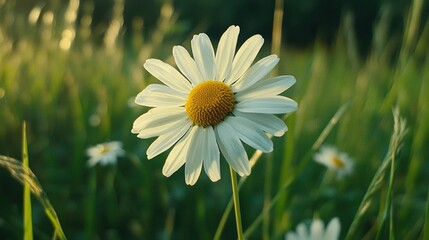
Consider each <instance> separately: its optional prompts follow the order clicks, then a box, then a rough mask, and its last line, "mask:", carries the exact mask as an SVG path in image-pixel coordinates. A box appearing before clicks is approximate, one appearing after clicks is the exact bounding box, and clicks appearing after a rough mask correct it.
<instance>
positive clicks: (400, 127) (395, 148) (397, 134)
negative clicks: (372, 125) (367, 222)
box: [345, 108, 406, 240]
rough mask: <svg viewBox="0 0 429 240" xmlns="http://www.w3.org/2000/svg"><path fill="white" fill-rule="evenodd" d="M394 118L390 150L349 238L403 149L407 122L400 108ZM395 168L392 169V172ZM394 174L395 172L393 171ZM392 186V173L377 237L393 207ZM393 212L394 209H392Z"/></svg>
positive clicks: (357, 214)
mask: <svg viewBox="0 0 429 240" xmlns="http://www.w3.org/2000/svg"><path fill="white" fill-rule="evenodd" d="M393 119H394V128H393V134H392V137H391V139H390V144H389V150H388V152H387V154H386V157H385V158H384V160H383V162H382V163H381V165H380V167H379V168H378V169H377V172H376V173H375V175H374V178H373V179H372V181H371V183H370V185H369V186H368V190H367V191H366V193H365V196H364V197H363V200H362V202H361V203H360V205H359V208H358V210H357V212H356V214H355V216H354V218H353V221H352V224H351V225H350V228H349V230H348V232H347V235H346V238H345V239H346V240H347V239H354V238H355V237H356V236H355V234H356V230H357V228H358V225H359V223H360V221H361V219H362V217H363V216H364V215H365V213H366V211H367V210H368V208H369V206H370V205H371V200H372V197H373V196H374V194H375V192H377V190H379V189H380V188H381V187H382V186H383V182H384V181H383V180H384V178H385V176H386V172H387V170H388V167H389V166H391V165H392V164H394V161H395V159H396V156H397V155H398V153H399V150H400V149H401V145H402V141H403V139H404V136H405V134H406V122H405V120H404V119H402V118H400V116H399V110H398V109H397V108H396V109H395V110H394V111H393ZM393 167H394V166H393ZM392 171H393V169H392V170H391V173H392ZM392 174H393V173H392ZM392 187H393V175H391V179H390V181H389V186H388V194H387V196H386V201H387V204H386V206H385V207H386V209H385V210H384V214H383V217H382V220H381V223H380V224H379V226H380V227H379V232H378V235H377V238H379V237H381V235H380V231H381V230H382V226H383V223H384V222H385V220H386V219H387V215H388V211H389V209H390V208H391V207H392V206H391V204H392V201H391V200H392V199H391V198H392V193H391V191H392ZM389 189H390V190H389ZM391 213H392V211H391ZM390 229H391V230H390V235H391V238H390V239H393V235H392V234H393V218H392V216H391V219H390Z"/></svg>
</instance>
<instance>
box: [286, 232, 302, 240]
mask: <svg viewBox="0 0 429 240" xmlns="http://www.w3.org/2000/svg"><path fill="white" fill-rule="evenodd" d="M286 240H303V239H299V238H298V236H297V235H296V234H295V233H293V232H290V233H287V234H286Z"/></svg>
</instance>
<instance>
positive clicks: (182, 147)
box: [131, 26, 297, 185]
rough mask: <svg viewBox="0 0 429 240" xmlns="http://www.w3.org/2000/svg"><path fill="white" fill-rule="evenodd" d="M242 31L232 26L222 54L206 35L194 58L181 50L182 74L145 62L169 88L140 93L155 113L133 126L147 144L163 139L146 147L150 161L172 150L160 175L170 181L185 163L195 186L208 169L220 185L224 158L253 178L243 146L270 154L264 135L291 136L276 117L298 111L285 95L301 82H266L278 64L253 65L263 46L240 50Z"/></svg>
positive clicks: (256, 40)
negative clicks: (221, 158)
mask: <svg viewBox="0 0 429 240" xmlns="http://www.w3.org/2000/svg"><path fill="white" fill-rule="evenodd" d="M239 30H240V29H239V27H238V26H231V27H229V28H228V29H227V30H226V31H225V33H224V34H223V35H222V36H221V38H220V41H219V45H218V47H217V49H216V52H215V50H214V48H213V45H212V43H211V41H210V39H209V37H208V36H207V35H206V34H204V33H201V34H198V35H195V36H194V37H193V39H192V41H191V48H192V57H191V55H190V54H189V52H188V51H187V50H186V49H185V48H184V47H182V46H175V47H174V48H173V57H174V60H175V62H176V65H177V67H178V70H177V69H176V68H174V67H172V66H171V65H169V64H167V63H165V62H163V61H161V60H157V59H148V60H147V61H146V62H145V64H144V68H145V69H146V70H147V71H148V72H149V73H150V74H152V75H153V76H154V77H156V78H157V79H159V80H160V81H161V82H162V83H164V84H150V85H148V86H147V87H146V88H145V89H144V90H143V91H142V92H140V93H139V94H138V95H137V97H136V99H135V102H136V104H138V105H142V106H146V107H152V109H150V110H149V111H148V112H147V113H145V114H143V115H141V116H140V117H139V118H137V119H136V120H135V122H134V124H133V128H132V130H131V132H132V133H135V134H138V135H137V137H139V138H143V139H146V138H151V137H158V138H157V139H156V140H155V141H154V142H153V143H152V144H151V145H150V146H149V148H148V149H147V152H146V153H147V158H148V159H152V158H154V157H155V156H157V155H159V154H161V153H162V152H164V151H166V150H167V149H169V148H171V147H173V146H174V147H173V148H172V150H171V151H170V153H169V155H168V157H167V159H166V161H165V164H164V167H163V169H162V173H163V174H164V175H165V176H167V177H169V176H171V175H172V174H173V173H174V172H176V171H177V170H178V169H179V168H180V167H181V166H183V165H185V181H186V183H187V184H188V185H193V184H195V182H196V181H197V180H198V177H199V175H200V172H201V169H202V168H203V166H204V170H205V172H206V174H207V175H208V177H209V178H210V179H211V180H212V181H217V180H219V179H220V176H221V175H220V163H219V159H220V152H221V153H222V154H223V156H224V157H225V159H226V161H227V162H228V163H229V165H230V166H231V167H232V168H233V170H234V171H235V172H237V173H238V174H239V175H240V176H247V175H249V174H250V164H249V160H248V156H247V154H246V151H245V149H244V146H243V144H242V142H241V141H243V142H244V143H246V144H248V145H249V146H251V147H253V148H255V149H259V150H261V151H263V152H271V151H272V150H273V143H272V141H271V139H270V138H269V137H268V136H267V135H266V133H269V134H272V135H274V136H282V135H283V134H284V133H285V132H286V131H287V127H286V125H285V123H284V121H283V120H281V119H279V118H278V117H276V116H274V114H284V113H289V112H292V111H295V110H296V109H297V103H296V102H295V101H293V100H292V99H290V98H287V97H284V96H280V95H279V94H281V93H282V92H283V91H285V90H286V89H288V88H289V87H290V86H292V85H293V84H294V83H295V78H294V77H293V76H287V75H285V76H278V77H273V78H268V79H263V78H264V77H265V75H267V74H268V73H269V72H270V71H271V70H272V69H273V68H274V66H275V65H276V64H277V63H278V61H279V58H278V57H277V56H276V55H274V54H273V55H270V56H268V57H265V58H263V59H261V60H259V61H258V62H256V63H255V64H254V65H253V66H251V65H252V63H253V61H254V59H255V58H256V55H257V53H258V52H259V50H260V49H261V47H262V44H263V42H264V40H263V38H262V37H261V36H260V35H254V36H252V37H251V38H249V39H248V40H247V41H245V42H244V43H243V45H242V46H241V47H240V48H239V49H238V51H237V52H236V45H237V38H238V34H239Z"/></svg>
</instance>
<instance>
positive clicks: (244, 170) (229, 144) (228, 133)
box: [215, 121, 250, 176]
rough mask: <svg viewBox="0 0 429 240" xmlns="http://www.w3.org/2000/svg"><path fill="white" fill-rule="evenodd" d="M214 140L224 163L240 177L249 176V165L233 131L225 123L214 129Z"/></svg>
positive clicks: (241, 145)
mask: <svg viewBox="0 0 429 240" xmlns="http://www.w3.org/2000/svg"><path fill="white" fill-rule="evenodd" d="M215 133H216V139H217V142H218V145H219V148H220V151H221V152H222V154H223V156H224V157H225V159H226V161H227V162H228V163H229V165H231V167H232V168H233V169H234V171H236V172H237V173H238V174H239V175H240V176H248V175H249V174H250V163H249V159H248V157H247V154H246V151H245V150H244V147H243V144H242V143H241V141H240V139H239V138H238V136H237V133H236V132H235V130H234V129H233V128H232V127H231V125H229V124H228V123H227V122H226V121H223V122H221V123H219V124H218V125H216V127H215Z"/></svg>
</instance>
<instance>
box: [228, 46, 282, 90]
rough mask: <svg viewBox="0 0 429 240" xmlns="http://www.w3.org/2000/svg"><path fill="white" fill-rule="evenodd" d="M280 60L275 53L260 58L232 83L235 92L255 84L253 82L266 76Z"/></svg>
mask: <svg viewBox="0 0 429 240" xmlns="http://www.w3.org/2000/svg"><path fill="white" fill-rule="evenodd" d="M278 62H279V57H277V55H275V54H272V55H270V56H268V57H265V58H263V59H261V60H259V61H258V62H257V63H255V65H253V66H252V67H251V68H250V69H249V70H248V71H247V72H246V73H245V74H244V75H243V76H242V77H241V78H240V79H238V80H237V82H235V83H234V84H233V85H232V90H233V91H234V92H239V91H243V90H244V89H246V88H249V87H251V86H253V84H255V83H256V82H258V81H259V80H261V79H262V78H263V77H265V75H267V74H268V73H269V72H270V71H271V70H272V69H273V68H274V67H275V66H276V65H277V63H278Z"/></svg>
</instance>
